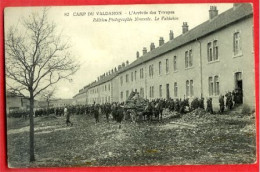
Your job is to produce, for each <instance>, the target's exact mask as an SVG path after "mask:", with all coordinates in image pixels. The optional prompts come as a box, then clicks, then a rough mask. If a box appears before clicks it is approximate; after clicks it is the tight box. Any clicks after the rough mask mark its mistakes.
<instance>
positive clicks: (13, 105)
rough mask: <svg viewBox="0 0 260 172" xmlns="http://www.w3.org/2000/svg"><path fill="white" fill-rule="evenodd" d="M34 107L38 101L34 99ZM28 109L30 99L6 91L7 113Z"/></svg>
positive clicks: (36, 106)
mask: <svg viewBox="0 0 260 172" xmlns="http://www.w3.org/2000/svg"><path fill="white" fill-rule="evenodd" d="M34 108H35V109H36V108H38V101H37V100H34ZM20 110H22V111H29V110H30V100H29V97H25V96H23V95H21V94H15V93H11V92H9V91H7V92H6V113H7V114H9V113H10V112H13V111H20Z"/></svg>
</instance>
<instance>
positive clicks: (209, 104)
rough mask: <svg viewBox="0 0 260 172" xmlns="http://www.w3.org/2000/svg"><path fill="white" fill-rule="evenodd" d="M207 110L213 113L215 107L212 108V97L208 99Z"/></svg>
mask: <svg viewBox="0 0 260 172" xmlns="http://www.w3.org/2000/svg"><path fill="white" fill-rule="evenodd" d="M206 111H207V112H209V113H211V114H213V108H212V98H209V99H208V100H207V109H206Z"/></svg>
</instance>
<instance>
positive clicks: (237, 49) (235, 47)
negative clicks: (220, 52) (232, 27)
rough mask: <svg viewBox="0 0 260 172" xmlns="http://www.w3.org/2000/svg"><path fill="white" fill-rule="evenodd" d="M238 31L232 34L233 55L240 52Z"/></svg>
mask: <svg viewBox="0 0 260 172" xmlns="http://www.w3.org/2000/svg"><path fill="white" fill-rule="evenodd" d="M240 44H241V43H240V32H235V33H234V35H233V52H234V55H238V54H239V53H241V45H240Z"/></svg>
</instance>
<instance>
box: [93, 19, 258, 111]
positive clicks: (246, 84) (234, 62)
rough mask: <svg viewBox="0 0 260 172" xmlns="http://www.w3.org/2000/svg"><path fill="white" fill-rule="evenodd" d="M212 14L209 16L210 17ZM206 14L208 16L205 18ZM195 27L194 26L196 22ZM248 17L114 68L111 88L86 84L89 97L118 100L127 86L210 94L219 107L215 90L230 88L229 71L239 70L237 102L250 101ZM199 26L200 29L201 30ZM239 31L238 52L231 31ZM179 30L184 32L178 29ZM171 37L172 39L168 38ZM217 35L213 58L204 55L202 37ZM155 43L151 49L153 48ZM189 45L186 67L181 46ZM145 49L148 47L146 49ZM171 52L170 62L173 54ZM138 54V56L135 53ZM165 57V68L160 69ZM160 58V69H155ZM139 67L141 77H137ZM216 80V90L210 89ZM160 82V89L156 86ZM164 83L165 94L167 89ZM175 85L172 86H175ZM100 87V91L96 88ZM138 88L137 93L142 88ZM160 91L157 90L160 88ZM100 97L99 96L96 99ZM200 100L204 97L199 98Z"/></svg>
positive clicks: (149, 93)
mask: <svg viewBox="0 0 260 172" xmlns="http://www.w3.org/2000/svg"><path fill="white" fill-rule="evenodd" d="M211 20H214V17H213V18H212V19H211ZM211 20H209V21H208V22H211ZM198 27H199V26H198ZM252 31H253V18H252V16H251V17H248V18H244V19H241V20H240V21H237V22H236V23H232V24H230V25H229V26H226V27H225V28H222V29H219V30H216V31H215V32H214V33H211V34H209V35H207V36H204V37H202V38H199V39H197V40H195V41H191V42H189V43H188V44H185V45H182V46H180V47H178V48H176V49H173V50H171V51H169V52H167V53H165V54H162V55H160V56H159V57H156V58H154V59H152V60H150V61H147V62H145V63H142V64H140V65H138V66H135V67H133V68H131V69H128V70H126V71H122V70H124V68H123V69H121V71H122V72H120V71H119V74H118V75H117V76H115V77H114V78H112V80H111V81H109V83H110V84H111V91H110V92H106V91H105V92H104V91H101V90H102V89H104V88H103V87H104V84H107V83H108V82H106V83H104V84H101V85H98V86H95V87H93V88H91V89H90V90H89V92H88V96H89V100H90V101H89V102H90V104H92V103H93V102H94V101H95V102H97V103H103V102H104V101H102V100H104V98H102V97H108V96H110V97H111V102H117V101H118V102H123V101H125V100H126V99H127V97H128V96H129V95H130V93H131V92H132V91H137V92H139V93H140V95H141V96H143V97H144V98H147V99H150V100H152V99H157V98H163V99H167V98H173V99H175V98H181V99H183V98H189V100H190V102H191V101H192V100H193V99H194V98H195V97H197V98H200V97H204V98H205V99H207V98H212V100H213V107H214V109H215V110H216V109H218V108H219V102H218V99H219V96H220V95H225V94H226V93H227V92H228V91H233V90H234V89H235V88H236V85H237V84H236V81H235V74H236V73H237V72H240V73H241V74H242V77H241V78H242V87H243V96H244V98H243V103H244V104H247V105H249V106H252V107H254V106H255V92H254V90H255V89H254V88H255V85H254V53H253V34H252ZM201 32H203V30H201ZM236 32H239V35H240V36H239V40H240V47H241V52H239V53H238V55H234V50H233V49H234V33H236ZM184 34H185V33H184ZM171 41H175V40H174V39H173V40H171ZM214 41H217V44H216V45H217V49H218V50H217V52H218V59H217V60H212V61H209V60H208V58H209V57H208V52H209V49H208V43H210V42H211V45H212V51H213V42H214ZM158 49H160V47H157V48H155V49H154V50H152V51H157V50H158ZM190 50H191V51H192V55H191V58H192V65H191V66H188V67H186V64H185V52H190ZM148 53H150V52H148ZM175 56H176V66H175V65H174V57H175ZM138 58H143V57H142V56H141V57H138ZM166 60H168V71H166ZM159 63H161V73H159ZM150 66H153V74H152V75H150V74H149V68H150ZM141 69H142V70H143V78H142V77H140V72H141ZM210 77H212V78H213V80H214V78H217V79H218V81H217V82H214V88H213V89H214V92H213V95H210V93H209V92H210V90H209V88H210V86H209V78H210ZM216 83H218V85H219V86H218V88H219V91H216V90H217V89H215V88H217V86H215V85H216ZM160 86H161V91H160ZM167 86H168V88H169V89H168V94H167ZM176 86H177V87H176ZM100 91H101V92H100ZM142 92H143V93H142ZM160 92H161V93H160ZM100 98H101V99H100ZM205 103H206V101H205Z"/></svg>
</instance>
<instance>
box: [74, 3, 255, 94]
mask: <svg viewBox="0 0 260 172" xmlns="http://www.w3.org/2000/svg"><path fill="white" fill-rule="evenodd" d="M252 13H253V10H252V6H251V4H241V5H239V6H237V7H233V8H230V9H229V10H227V11H225V12H223V13H221V14H219V15H217V16H216V17H214V18H213V19H210V20H207V21H206V22H204V23H202V24H200V25H198V26H196V27H195V28H193V29H191V30H189V31H188V32H186V33H184V34H181V35H180V36H178V37H176V38H174V39H173V40H170V41H168V42H166V43H164V44H163V45H162V46H160V47H157V48H155V49H154V50H152V51H150V52H147V53H146V54H145V55H143V56H141V57H139V58H138V59H136V60H135V61H133V62H132V63H131V64H129V65H127V66H126V67H124V68H123V69H121V70H119V71H117V72H115V73H113V74H111V75H108V76H105V77H104V78H102V79H100V80H99V81H97V82H93V83H91V84H89V85H88V87H87V88H93V87H95V86H98V85H100V84H103V83H105V82H107V81H110V80H111V79H113V78H114V77H115V76H117V75H118V74H119V73H123V72H125V71H127V70H129V69H131V68H133V67H136V66H138V65H140V64H143V63H145V62H147V61H149V60H152V59H154V58H156V57H158V56H160V55H162V54H165V53H167V52H169V51H171V50H174V49H176V48H178V47H180V46H183V45H185V44H187V43H190V42H192V41H194V40H196V39H199V38H201V37H204V36H206V35H209V34H211V33H213V32H215V31H217V30H219V29H221V28H224V27H226V26H228V25H230V24H232V23H234V22H236V21H239V20H241V19H243V18H245V17H248V16H250V15H252ZM84 89H85V87H84ZM82 93H83V92H82ZM78 94H81V93H78ZM78 94H77V95H78Z"/></svg>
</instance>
